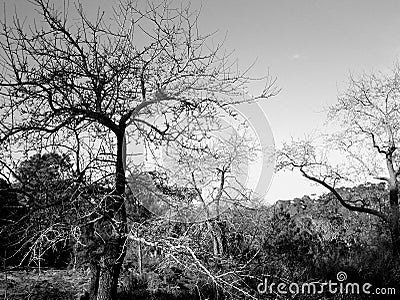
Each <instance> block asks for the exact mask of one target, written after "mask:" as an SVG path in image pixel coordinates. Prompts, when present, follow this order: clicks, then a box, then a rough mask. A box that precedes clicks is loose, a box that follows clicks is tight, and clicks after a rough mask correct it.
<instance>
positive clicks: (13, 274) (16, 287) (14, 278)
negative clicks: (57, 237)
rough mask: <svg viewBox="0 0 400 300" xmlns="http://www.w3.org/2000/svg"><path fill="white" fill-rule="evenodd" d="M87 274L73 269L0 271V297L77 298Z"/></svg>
mask: <svg viewBox="0 0 400 300" xmlns="http://www.w3.org/2000/svg"><path fill="white" fill-rule="evenodd" d="M88 283H89V274H85V273H84V272H78V271H73V270H41V271H40V272H38V270H33V271H32V270H30V271H8V272H0V299H13V300H20V299H31V300H33V299H35V300H36V299H37V300H39V299H54V300H70V299H79V297H80V296H81V295H83V293H84V291H85V290H86V289H87V288H88Z"/></svg>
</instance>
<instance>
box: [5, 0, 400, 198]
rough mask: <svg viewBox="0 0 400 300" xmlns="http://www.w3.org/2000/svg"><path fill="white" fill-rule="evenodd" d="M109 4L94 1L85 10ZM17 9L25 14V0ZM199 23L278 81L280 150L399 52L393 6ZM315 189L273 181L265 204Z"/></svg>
mask: <svg viewBox="0 0 400 300" xmlns="http://www.w3.org/2000/svg"><path fill="white" fill-rule="evenodd" d="M57 1H58V3H62V2H61V0H57ZM114 1H115V0H114ZM5 2H6V3H7V6H8V5H10V6H12V4H11V3H12V2H11V1H6V0H0V4H2V7H3V3H5ZM70 2H71V3H72V2H73V0H70ZM83 2H84V3H85V5H86V4H87V2H86V1H83ZM110 2H111V1H105V0H102V1H94V0H92V1H90V5H91V6H90V7H93V9H94V8H95V7H97V6H98V5H100V6H102V7H104V8H105V5H106V6H108V7H109V6H110ZM183 2H185V0H183ZM15 3H16V4H17V6H18V7H19V8H21V9H22V10H23V9H24V7H25V6H24V5H23V3H24V1H23V0H16V1H15ZM199 3H200V2H195V1H193V2H192V4H193V6H199ZM92 4H93V6H92ZM96 4H97V5H96ZM25 13H27V14H29V12H25ZM1 15H2V14H1ZM199 23H200V30H202V31H203V32H212V31H216V30H218V33H217V35H216V36H215V39H216V40H217V39H218V38H223V37H225V35H227V37H226V42H225V47H226V48H227V49H229V50H235V56H237V57H238V58H239V63H240V65H241V66H242V67H243V68H245V67H247V66H248V65H249V64H251V63H252V62H254V60H257V61H256V65H255V66H254V68H253V70H252V72H251V74H252V75H254V76H262V75H265V74H266V72H267V70H268V69H269V70H270V73H271V74H272V75H274V76H277V78H278V84H279V86H280V87H281V88H282V92H281V93H280V94H279V95H278V96H277V97H275V98H273V99H271V100H269V101H267V102H263V103H261V106H262V108H263V110H264V111H265V113H266V116H267V118H268V120H269V122H270V125H271V128H272V131H273V134H274V137H275V141H276V144H277V145H278V146H279V145H280V144H281V143H282V142H283V141H288V140H290V138H291V137H294V138H297V137H304V136H305V135H308V134H310V133H312V132H313V131H315V130H322V131H323V130H325V129H322V127H321V126H322V124H323V122H324V121H325V112H324V108H325V107H327V106H328V105H332V104H334V103H335V101H336V96H337V94H338V91H341V90H343V89H344V87H345V86H346V82H347V78H348V75H349V74H350V72H351V73H353V74H356V75H357V74H361V73H362V72H371V71H384V70H386V69H388V68H391V66H392V64H393V62H395V61H396V60H397V59H398V53H399V51H400V1H398V0H381V1H376V0H352V1H348V0H248V1H244V0H229V1H227V0H202V13H201V16H200V20H199ZM254 89H255V91H254V92H255V93H256V92H257V89H261V86H257V85H255V86H254ZM320 190H321V189H319V188H316V187H315V186H310V184H309V183H308V182H307V181H306V180H304V179H302V178H301V177H300V176H299V175H298V174H281V175H279V174H278V175H275V177H274V180H273V183H272V186H271V188H270V190H269V192H268V195H267V199H268V201H271V202H273V201H276V200H278V199H291V198H294V197H298V196H302V195H304V194H312V193H315V192H318V191H320Z"/></svg>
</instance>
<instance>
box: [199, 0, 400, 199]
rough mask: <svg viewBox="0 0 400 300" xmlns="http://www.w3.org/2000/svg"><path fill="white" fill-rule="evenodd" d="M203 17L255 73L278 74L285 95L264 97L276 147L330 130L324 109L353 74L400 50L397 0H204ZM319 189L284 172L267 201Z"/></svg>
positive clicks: (384, 62) (383, 65) (390, 60)
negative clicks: (251, 64)
mask: <svg viewBox="0 0 400 300" xmlns="http://www.w3.org/2000/svg"><path fill="white" fill-rule="evenodd" d="M228 2H229V4H227V3H228ZM200 21H201V22H200V23H201V24H202V22H204V23H205V25H204V27H205V28H207V29H208V30H213V29H214V30H215V29H218V30H219V31H218V34H221V35H224V34H226V35H227V37H226V43H225V46H226V47H227V48H228V49H234V50H235V54H236V56H237V57H238V58H239V63H240V64H243V66H245V65H248V64H250V63H252V62H253V61H254V60H255V59H256V65H255V66H254V68H253V70H252V73H253V74H255V75H263V74H265V70H267V69H269V71H270V74H271V75H273V76H276V77H277V79H278V85H279V87H280V88H282V91H281V93H280V94H279V95H278V96H276V97H274V98H272V99H269V100H267V101H262V102H260V106H261V107H262V109H263V110H264V112H265V114H266V117H267V119H268V120H269V123H270V126H271V129H272V132H273V135H274V139H275V143H276V146H277V147H279V146H280V145H281V144H282V142H284V141H290V140H291V138H303V137H306V136H309V135H312V134H315V133H316V132H325V131H326V130H329V127H324V123H325V121H326V108H327V107H328V106H330V105H334V104H335V102H336V100H337V95H338V94H339V93H340V92H341V91H344V89H345V88H346V86H347V82H348V78H349V75H350V74H354V75H355V76H357V75H361V74H362V73H363V72H366V73H370V72H378V71H387V70H388V69H390V68H392V66H393V64H394V63H395V62H396V61H397V59H398V54H399V51H400V1H396V0H382V1H372V0H351V1H349V0H347V1H345V0H295V1H294V0H291V1H290V0H252V1H240V0H231V1H222V0H203V4H202V14H201V18H200ZM321 192H325V191H324V190H323V189H322V188H320V187H317V186H315V185H311V184H310V183H309V182H308V181H307V180H306V179H304V178H302V177H301V176H300V174H298V173H291V172H289V173H287V172H286V173H278V174H275V175H274V178H273V181H272V184H271V187H270V189H269V191H268V193H267V200H268V201H269V202H273V201H276V200H278V199H292V198H294V197H301V196H303V195H305V194H313V193H317V194H319V193H321Z"/></svg>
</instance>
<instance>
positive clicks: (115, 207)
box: [91, 131, 127, 300]
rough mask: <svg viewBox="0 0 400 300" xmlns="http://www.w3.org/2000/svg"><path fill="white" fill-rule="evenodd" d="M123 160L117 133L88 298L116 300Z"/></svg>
mask: <svg viewBox="0 0 400 300" xmlns="http://www.w3.org/2000/svg"><path fill="white" fill-rule="evenodd" d="M124 159H125V157H124V132H123V131H121V132H120V133H119V134H117V159H116V168H115V192H114V193H113V195H110V197H108V198H109V199H107V200H109V204H106V205H107V207H106V210H108V212H107V213H106V214H105V216H104V220H103V222H104V226H102V228H101V229H102V230H105V231H106V233H105V235H104V237H103V241H104V242H103V245H102V248H103V249H102V253H101V255H100V259H99V266H98V268H99V271H98V272H95V273H93V274H92V276H94V278H92V283H93V286H94V287H96V284H97V291H96V292H97V293H93V294H91V299H96V300H115V299H117V288H118V279H119V275H120V272H121V268H122V264H123V262H124V259H125V255H126V247H125V241H126V234H127V216H126V206H125V199H124V194H125V168H124V165H125V164H124ZM107 200H106V201H107ZM106 228H107V229H108V230H107V229H106ZM92 297H93V298H92Z"/></svg>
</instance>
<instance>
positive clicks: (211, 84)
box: [0, 0, 277, 299]
mask: <svg viewBox="0 0 400 300" xmlns="http://www.w3.org/2000/svg"><path fill="white" fill-rule="evenodd" d="M66 3H67V2H66ZM26 5H27V6H28V5H29V6H31V9H32V11H34V12H35V16H36V17H35V18H33V19H32V20H30V19H29V17H28V18H25V16H18V14H17V15H15V16H10V15H8V14H9V13H10V12H11V11H12V10H11V9H9V7H7V9H8V10H7V11H6V13H7V17H6V18H5V19H4V20H3V21H2V24H1V32H0V65H1V74H0V88H1V89H0V95H1V100H0V142H1V147H2V148H4V150H5V152H4V153H8V156H7V155H3V156H2V166H4V167H5V169H4V172H5V173H7V172H9V171H10V169H11V167H10V165H9V163H10V160H12V159H14V160H15V159H16V158H17V157H18V155H19V154H18V153H26V154H27V153H32V151H34V152H40V151H46V150H48V151H49V150H52V151H53V150H55V149H59V148H63V150H65V149H67V150H68V151H69V152H71V153H72V154H74V157H75V162H74V163H75V168H76V173H77V180H78V181H81V182H82V181H85V180H86V181H88V180H89V181H90V180H91V181H92V182H94V181H96V182H97V184H104V185H110V186H111V187H112V188H111V190H112V191H111V192H109V193H108V195H107V196H106V197H100V198H96V201H97V202H96V201H94V200H93V199H92V200H93V201H92V202H93V203H92V202H91V203H92V204H93V205H92V207H93V208H92V209H93V211H92V212H91V213H89V214H88V215H87V216H86V217H87V223H88V224H89V225H91V226H92V228H93V231H94V232H95V233H96V235H97V236H100V237H101V238H100V247H99V248H98V249H97V252H96V253H97V254H98V260H94V261H93V268H92V269H93V272H92V284H91V293H90V298H91V299H113V298H115V295H116V289H117V281H118V277H119V273H120V269H121V265H122V262H123V260H124V256H125V240H126V234H127V216H126V206H125V205H126V203H125V202H126V199H125V197H124V195H125V187H126V178H125V166H126V161H125V160H126V146H127V144H129V143H138V142H140V141H142V140H146V141H147V142H151V143H161V142H162V143H175V144H176V145H180V146H181V147H190V143H189V142H188V141H190V140H192V139H193V138H194V135H193V132H196V139H198V138H200V139H201V138H203V137H204V136H206V133H207V132H208V131H209V129H210V128H211V127H212V126H213V123H214V122H215V119H216V109H215V108H216V107H219V108H222V109H226V108H227V106H228V105H230V104H235V103H240V102H244V101H254V100H257V99H266V98H269V97H271V96H273V95H275V94H276V92H277V90H276V89H275V81H274V80H271V78H269V77H265V78H264V81H265V83H266V85H265V89H263V90H262V91H260V93H259V94H258V95H255V96H253V95H250V94H249V93H248V90H247V87H248V83H249V82H251V81H252V79H251V78H249V77H248V76H247V73H246V72H247V71H248V70H247V71H246V72H244V73H241V72H239V71H237V70H238V68H237V65H236V63H235V61H232V60H231V59H230V55H228V54H227V53H226V52H224V51H223V49H222V47H221V46H222V45H221V44H219V43H217V44H215V43H214V42H213V41H212V35H209V34H206V35H203V34H202V33H201V32H200V30H199V27H198V17H199V14H198V13H197V12H196V11H194V10H192V9H191V8H190V7H186V6H185V5H183V4H177V5H174V3H171V2H169V1H160V2H158V1H156V2H155V3H153V2H151V1H150V2H146V3H142V2H141V1H133V0H121V1H120V2H118V3H117V4H116V5H115V6H114V8H113V10H112V13H107V12H102V11H101V10H98V13H97V15H96V17H95V18H90V17H89V16H88V15H87V14H86V13H85V9H84V6H83V3H80V2H78V1H76V2H74V3H73V4H72V3H71V5H70V6H65V5H64V6H63V7H60V8H59V7H57V4H56V3H53V2H52V1H50V0H31V1H27V4H26ZM198 120H202V121H201V122H199V121H198ZM19 151H24V152H19Z"/></svg>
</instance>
